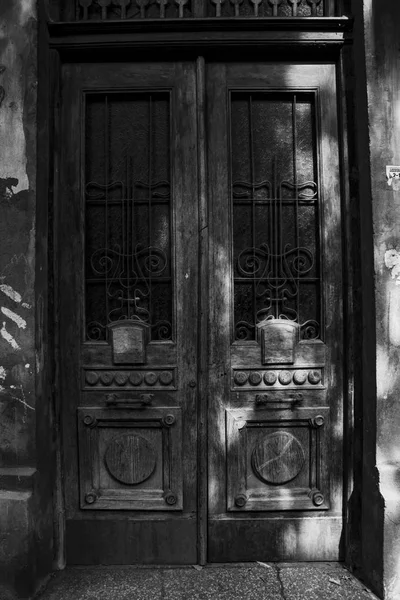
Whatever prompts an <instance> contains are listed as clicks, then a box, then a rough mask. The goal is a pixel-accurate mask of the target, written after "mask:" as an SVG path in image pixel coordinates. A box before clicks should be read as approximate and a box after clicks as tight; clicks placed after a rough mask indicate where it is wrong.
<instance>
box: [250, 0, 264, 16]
mask: <svg viewBox="0 0 400 600" xmlns="http://www.w3.org/2000/svg"><path fill="white" fill-rule="evenodd" d="M250 2H251V3H252V4H254V16H255V17H258V7H259V5H260V4H261V2H262V0H250Z"/></svg>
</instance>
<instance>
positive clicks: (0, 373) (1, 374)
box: [0, 367, 7, 392]
mask: <svg viewBox="0 0 400 600" xmlns="http://www.w3.org/2000/svg"><path fill="white" fill-rule="evenodd" d="M6 376H7V371H6V370H5V368H4V367H0V392H4V389H5V388H4V387H3V385H2V384H3V383H4V380H5V378H6Z"/></svg>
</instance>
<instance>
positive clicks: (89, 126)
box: [58, 63, 198, 563]
mask: <svg viewBox="0 0 400 600" xmlns="http://www.w3.org/2000/svg"><path fill="white" fill-rule="evenodd" d="M63 89H64V93H63V127H62V152H63V156H62V164H63V175H62V186H61V189H62V194H61V198H60V202H59V206H58V231H59V237H58V264H59V288H58V305H59V318H60V359H61V364H60V395H61V402H62V410H63V447H64V465H65V500H66V516H67V555H68V560H69V561H70V562H77V563H80V562H84V563H88V562H89V563H90V562H94V563H96V562H99V563H103V562H105V563H107V562H120V563H124V562H128V563H129V562H153V563H154V562H160V563H163V562H164V563H169V562H171V561H172V562H179V563H187V562H189V563H190V562H195V561H196V555H197V551H196V527H197V526H196V514H197V477H196V463H197V461H196V436H197V429H196V388H195V386H193V385H192V382H193V381H195V380H196V376H197V327H196V319H197V294H196V293H193V290H197V286H198V281H197V277H198V274H197V258H196V255H197V244H198V238H197V235H198V223H197V221H198V217H197V152H196V146H195V144H194V143H193V140H195V139H196V111H195V93H196V89H195V70H194V66H193V65H192V64H191V63H188V64H185V63H181V64H179V65H174V64H171V63H165V64H163V63H158V64H155V63H149V64H144V63H141V64H118V65H113V64H107V65H98V64H87V65H66V66H65V69H64V88H63ZM183 457H184V459H183ZM124 524H125V525H126V527H125V526H124ZM121 526H122V527H121ZM85 532H86V534H85ZM166 535H167V536H168V540H167V541H166V540H164V537H165V536H166ZM177 536H178V537H179V536H180V537H181V538H182V540H183V543H182V545H181V546H179V544H178V547H177V548H175V549H174V550H173V551H172V550H171V548H170V543H176V542H177ZM144 548H146V549H145V550H144ZM150 548H152V549H153V550H150Z"/></svg>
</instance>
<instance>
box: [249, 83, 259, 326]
mask: <svg viewBox="0 0 400 600" xmlns="http://www.w3.org/2000/svg"><path fill="white" fill-rule="evenodd" d="M253 142H254V140H253V96H252V94H250V96H249V144H250V178H251V235H252V246H253V269H255V265H256V207H255V198H254V196H255V186H254V143H253ZM256 293H257V285H256V274H255V272H254V274H253V317H254V335H255V334H256V331H257V330H256V329H255V328H256V327H257V297H256Z"/></svg>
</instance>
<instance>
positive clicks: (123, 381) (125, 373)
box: [83, 368, 176, 389]
mask: <svg viewBox="0 0 400 600" xmlns="http://www.w3.org/2000/svg"><path fill="white" fill-rule="evenodd" d="M175 378H176V376H175V369H174V368H171V369H152V370H151V371H150V370H140V371H139V370H122V369H104V368H102V369H96V370H95V369H87V370H85V369H84V380H83V386H84V387H85V388H87V389H99V388H103V387H108V388H110V387H111V388H113V389H118V388H130V387H135V388H136V387H143V388H146V387H153V388H154V387H156V388H158V389H164V388H166V389H168V388H169V389H175Z"/></svg>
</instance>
